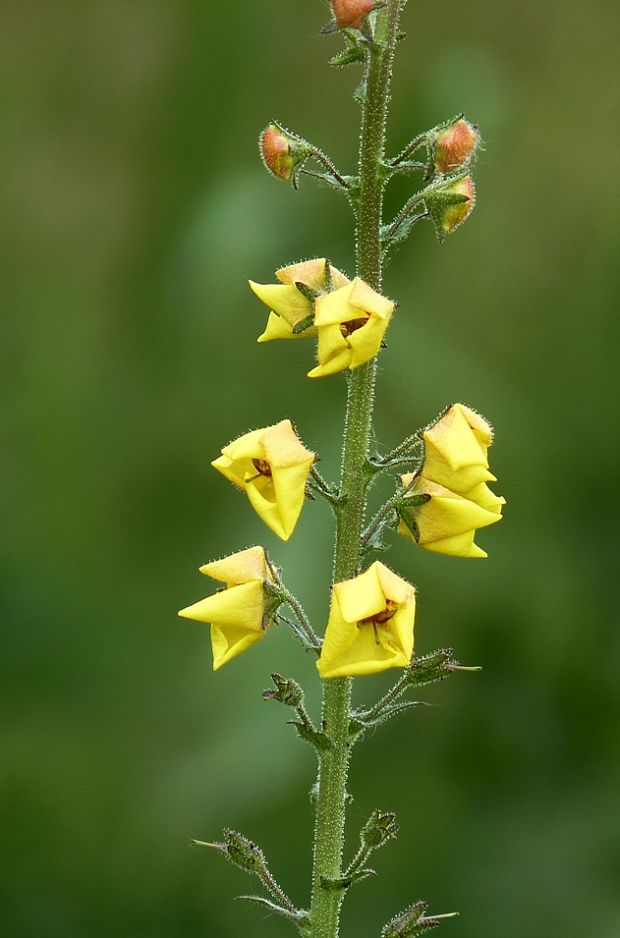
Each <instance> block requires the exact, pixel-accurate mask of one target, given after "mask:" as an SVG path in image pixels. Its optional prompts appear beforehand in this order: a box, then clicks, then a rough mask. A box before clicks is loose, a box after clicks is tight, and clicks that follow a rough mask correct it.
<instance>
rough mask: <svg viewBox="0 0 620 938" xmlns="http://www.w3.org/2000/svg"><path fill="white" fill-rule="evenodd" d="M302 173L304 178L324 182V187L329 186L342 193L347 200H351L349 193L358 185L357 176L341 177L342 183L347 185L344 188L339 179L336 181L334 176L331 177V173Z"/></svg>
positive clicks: (307, 170)
mask: <svg viewBox="0 0 620 938" xmlns="http://www.w3.org/2000/svg"><path fill="white" fill-rule="evenodd" d="M303 173H304V175H305V176H312V178H313V179H318V180H319V182H324V183H325V184H326V185H328V186H331V187H332V189H337V190H338V192H344V193H345V195H347V196H348V197H349V198H351V192H352V190H353V189H354V188H355V186H356V185H357V183H358V179H357V176H347V175H343V177H342V178H343V179H344V181H345V182H346V183H347V185H346V186H343V185H342V183H341V182H340V180H339V179H336V177H335V176H332V174H331V173H316V172H314V170H309V169H304V170H303Z"/></svg>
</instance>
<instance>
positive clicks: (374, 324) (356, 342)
mask: <svg viewBox="0 0 620 938" xmlns="http://www.w3.org/2000/svg"><path fill="white" fill-rule="evenodd" d="M388 323H389V316H388V317H387V318H385V319H381V318H380V317H378V316H371V317H370V319H369V320H368V322H367V323H366V325H365V326H362V327H361V328H360V329H356V330H355V332H352V333H351V335H350V336H347V341H348V343H349V345H350V346H351V349H352V354H351V364H350V367H351V368H357V367H358V366H359V365H363V364H364V362H367V361H370V359H371V358H374V357H375V355H376V354H377V352H378V351H379V349H380V348H381V343H382V342H383V336H384V335H385V330H386V329H387V327H388Z"/></svg>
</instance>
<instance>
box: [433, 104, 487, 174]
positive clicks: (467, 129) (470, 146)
mask: <svg viewBox="0 0 620 938" xmlns="http://www.w3.org/2000/svg"><path fill="white" fill-rule="evenodd" d="M433 142H434V160H435V170H436V171H437V172H438V173H451V172H453V171H454V170H455V169H458V167H459V166H463V165H464V164H465V163H466V162H467V161H468V160H469V159H470V157H471V156H473V154H474V153H475V152H476V148H477V147H478V144H479V142H480V135H479V134H478V128H477V127H476V126H475V124H470V123H469V121H466V120H465V119H464V118H463V117H460V118H459V119H458V120H456V121H454V122H453V123H452V124H450V126H449V127H446V128H444V129H443V130H441V131H438V132H437V133H436V134H435V135H434V141H433Z"/></svg>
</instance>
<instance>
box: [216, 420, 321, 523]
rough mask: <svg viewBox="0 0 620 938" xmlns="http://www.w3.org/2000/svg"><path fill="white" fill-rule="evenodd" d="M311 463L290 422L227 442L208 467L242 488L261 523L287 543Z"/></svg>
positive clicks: (312, 459) (302, 500)
mask: <svg viewBox="0 0 620 938" xmlns="http://www.w3.org/2000/svg"><path fill="white" fill-rule="evenodd" d="M314 460H315V455H314V453H312V452H310V450H307V449H306V447H305V446H304V445H303V444H302V442H301V441H300V439H299V437H298V436H297V434H296V433H295V431H294V430H293V427H292V424H291V421H290V420H281V421H280V423H277V424H275V425H274V426H272V427H263V428H262V429H261V430H252V431H251V432H250V433H245V434H244V435H243V436H240V437H239V438H238V439H237V440H234V441H233V442H232V443H229V444H228V446H225V447H224V448H223V449H222V455H221V456H218V458H217V459H214V460H213V462H212V463H211V465H212V466H213V467H214V468H215V469H217V470H218V472H221V473H222V475H224V476H226V478H227V479H230V481H231V482H232V483H233V484H234V485H236V486H237V487H238V488H240V489H243V491H244V492H245V493H246V495H247V496H248V498H249V500H250V504H251V505H252V507H253V508H254V510H255V511H256V513H257V514H258V515H259V516H260V517H261V518H262V519H263V521H264V522H265V524H266V525H267V526H268V527H270V528H271V530H272V531H273V532H274V533H275V534H277V535H278V537H281V538H282V540H283V541H287V540H288V539H289V537H290V536H291V534H292V533H293V530H294V528H295V525H296V524H297V519H298V518H299V515H300V513H301V509H302V507H303V503H304V498H305V491H306V480H307V478H308V474H309V472H310V467H311V466H312V463H313V462H314Z"/></svg>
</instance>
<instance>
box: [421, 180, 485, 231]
mask: <svg viewBox="0 0 620 938" xmlns="http://www.w3.org/2000/svg"><path fill="white" fill-rule="evenodd" d="M424 201H425V202H426V206H427V208H428V213H429V215H430V218H431V221H432V222H433V225H434V226H435V233H436V235H437V238H438V239H439V241H443V240H444V238H445V237H446V235H448V234H450V232H451V231H454V229H455V228H458V226H459V225H462V224H463V222H464V221H465V220H466V219H467V218H469V216H470V215H471V213H472V211H473V210H474V206H475V204H476V189H475V187H474V180H473V179H472V177H471V176H461V177H460V178H458V179H455V180H453V181H452V182H446V183H445V184H443V185H439V186H432V187H431V188H430V190H429V191H428V193H427V194H425V197H424Z"/></svg>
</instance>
